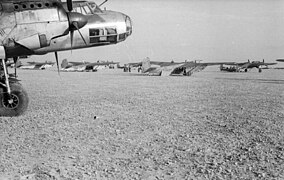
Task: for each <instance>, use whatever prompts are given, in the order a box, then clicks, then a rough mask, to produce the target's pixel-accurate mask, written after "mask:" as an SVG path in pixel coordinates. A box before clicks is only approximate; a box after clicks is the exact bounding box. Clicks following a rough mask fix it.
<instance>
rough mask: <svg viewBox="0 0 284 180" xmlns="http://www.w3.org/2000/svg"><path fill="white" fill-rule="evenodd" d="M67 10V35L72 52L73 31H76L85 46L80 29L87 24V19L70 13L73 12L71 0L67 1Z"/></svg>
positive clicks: (75, 13)
mask: <svg viewBox="0 0 284 180" xmlns="http://www.w3.org/2000/svg"><path fill="white" fill-rule="evenodd" d="M67 9H68V12H67V16H68V21H69V28H68V31H69V32H70V33H69V34H70V39H71V51H72V49H73V37H74V31H76V30H77V31H78V32H79V34H80V36H81V38H82V40H83V41H84V43H85V44H86V45H87V42H86V40H85V39H84V37H83V35H82V33H81V31H80V29H81V28H82V27H84V26H85V25H86V24H87V22H88V19H87V17H86V16H85V15H83V14H81V13H78V12H72V10H73V3H72V0H67Z"/></svg>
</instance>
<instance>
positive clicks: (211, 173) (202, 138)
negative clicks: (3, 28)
mask: <svg viewBox="0 0 284 180" xmlns="http://www.w3.org/2000/svg"><path fill="white" fill-rule="evenodd" d="M216 69H217V68H216V67H215V69H213V70H212V68H208V69H205V71H202V72H199V73H195V74H194V75H193V76H191V77H168V76H167V77H149V76H141V75H137V74H136V73H133V72H132V73H124V72H122V70H102V71H98V72H94V73H87V72H82V73H66V72H61V76H58V74H57V72H56V71H54V70H45V71H36V70H19V77H20V79H21V80H22V81H21V83H22V84H23V86H24V87H25V89H26V90H27V92H28V94H29V98H30V104H29V108H28V111H27V112H26V113H25V115H23V116H20V117H12V118H10V117H0V179H1V180H2V179H3V180H9V179H16V180H24V179H29V180H42V179H44V180H50V179H52V180H54V179H55V180H73V179H151V180H154V179H284V71H283V70H264V71H263V72H262V73H258V72H257V70H252V71H251V72H248V73H222V72H218V71H217V70H216ZM214 71H215V72H214Z"/></svg>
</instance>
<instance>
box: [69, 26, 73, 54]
mask: <svg viewBox="0 0 284 180" xmlns="http://www.w3.org/2000/svg"><path fill="white" fill-rule="evenodd" d="M73 37H74V31H73V30H72V31H70V40H71V42H70V43H71V54H72V50H73Z"/></svg>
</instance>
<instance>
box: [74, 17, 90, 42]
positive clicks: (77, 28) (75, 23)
mask: <svg viewBox="0 0 284 180" xmlns="http://www.w3.org/2000/svg"><path fill="white" fill-rule="evenodd" d="M73 26H74V27H75V28H76V30H77V31H78V32H79V34H80V36H81V38H82V39H83V41H84V43H85V44H86V45H87V42H86V40H85V39H84V36H83V35H82V33H81V31H80V30H79V27H78V23H77V22H73Z"/></svg>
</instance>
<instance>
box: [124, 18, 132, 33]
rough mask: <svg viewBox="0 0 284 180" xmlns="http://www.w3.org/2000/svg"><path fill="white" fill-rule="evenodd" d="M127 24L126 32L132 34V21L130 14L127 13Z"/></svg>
mask: <svg viewBox="0 0 284 180" xmlns="http://www.w3.org/2000/svg"><path fill="white" fill-rule="evenodd" d="M125 24H126V34H127V36H130V35H131V34H132V21H131V19H130V17H129V16H127V15H125Z"/></svg>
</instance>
